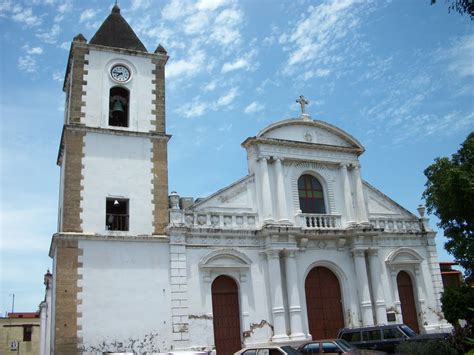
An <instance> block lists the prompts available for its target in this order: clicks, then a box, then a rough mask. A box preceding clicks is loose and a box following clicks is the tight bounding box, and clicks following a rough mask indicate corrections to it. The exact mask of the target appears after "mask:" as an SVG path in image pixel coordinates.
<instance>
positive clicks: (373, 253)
mask: <svg viewBox="0 0 474 355" xmlns="http://www.w3.org/2000/svg"><path fill="white" fill-rule="evenodd" d="M368 254H369V265H370V279H371V281H372V291H373V297H374V300H373V301H374V306H375V323H376V324H387V323H388V320H387V305H386V303H385V294H384V291H383V287H382V280H381V275H382V274H381V271H380V259H379V253H378V250H377V249H370V250H369V251H368Z"/></svg>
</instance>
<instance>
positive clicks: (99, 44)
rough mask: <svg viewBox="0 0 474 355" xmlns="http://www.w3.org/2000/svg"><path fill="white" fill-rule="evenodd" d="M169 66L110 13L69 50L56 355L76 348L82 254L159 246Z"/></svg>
mask: <svg viewBox="0 0 474 355" xmlns="http://www.w3.org/2000/svg"><path fill="white" fill-rule="evenodd" d="M167 60H168V55H167V52H166V50H165V49H164V48H163V47H162V46H161V45H159V46H158V47H157V48H156V50H155V51H154V52H153V53H149V52H148V51H147V49H146V48H145V46H144V45H143V43H142V42H141V41H140V39H139V38H138V37H137V35H136V34H135V33H134V31H133V30H132V28H131V27H130V26H129V24H128V23H127V22H126V20H125V19H124V18H123V17H122V15H121V14H120V8H119V7H118V6H117V5H115V6H114V7H113V8H112V11H111V13H110V15H109V16H108V17H107V18H106V19H105V21H104V22H103V24H102V25H101V26H100V28H99V29H98V31H97V32H96V33H95V35H94V36H93V37H92V39H91V40H90V41H89V42H87V40H86V38H84V36H83V35H82V34H78V35H77V36H76V37H74V39H73V41H72V43H71V49H70V52H69V58H68V62H67V68H66V75H65V80H64V87H63V91H64V92H65V96H66V102H65V114H64V126H63V131H62V136H61V143H60V148H59V153H58V160H57V163H58V165H59V167H60V169H61V175H60V192H59V211H58V232H57V233H56V234H55V235H54V236H53V240H52V244H51V249H50V256H51V257H52V258H53V268H54V272H53V275H54V281H53V294H54V296H53V298H54V300H53V307H52V322H53V324H52V329H53V332H54V334H53V335H52V347H53V349H54V353H56V354H65V353H74V352H76V351H77V349H78V347H79V344H80V340H81V331H82V329H81V324H80V323H81V322H80V319H79V318H80V316H81V303H82V302H81V293H82V292H83V288H82V287H81V286H79V285H80V284H81V279H82V277H81V271H80V270H81V268H83V267H84V265H83V260H82V257H83V254H84V250H83V247H82V245H84V243H85V242H90V241H108V242H111V241H114V240H120V241H123V240H132V241H133V240H134V238H135V239H137V238H147V240H153V239H163V238H164V233H165V227H166V226H167V224H168V197H167V196H168V168H167V143H168V140H169V138H170V136H169V135H167V134H166V125H165V65H166V62H167ZM88 245H89V244H88ZM109 245H110V246H111V247H113V245H114V244H113V243H110V244H109Z"/></svg>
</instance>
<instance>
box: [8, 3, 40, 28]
mask: <svg viewBox="0 0 474 355" xmlns="http://www.w3.org/2000/svg"><path fill="white" fill-rule="evenodd" d="M7 4H8V3H7ZM10 4H11V3H10ZM5 9H8V10H9V11H8V12H10V13H9V15H8V16H9V17H11V19H12V20H13V21H15V22H19V23H23V24H25V25H27V26H29V27H32V26H38V25H40V24H41V18H40V17H38V16H36V15H35V14H34V13H33V10H32V9H31V8H24V7H22V6H21V5H18V4H16V5H14V6H10V7H8V8H7V7H5Z"/></svg>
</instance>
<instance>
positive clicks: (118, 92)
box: [109, 87, 129, 127]
mask: <svg viewBox="0 0 474 355" xmlns="http://www.w3.org/2000/svg"><path fill="white" fill-rule="evenodd" d="M128 102H129V92H128V90H127V89H125V88H122V87H113V88H111V89H110V98H109V125H110V126H116V127H128Z"/></svg>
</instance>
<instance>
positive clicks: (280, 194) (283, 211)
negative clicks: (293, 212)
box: [275, 158, 289, 223]
mask: <svg viewBox="0 0 474 355" xmlns="http://www.w3.org/2000/svg"><path fill="white" fill-rule="evenodd" d="M282 161H283V159H282V158H277V159H276V161H275V168H276V176H277V199H278V218H279V221H280V222H286V223H288V222H289V220H288V218H287V217H288V216H287V213H288V211H287V208H286V194H285V185H284V182H283V168H282Z"/></svg>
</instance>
